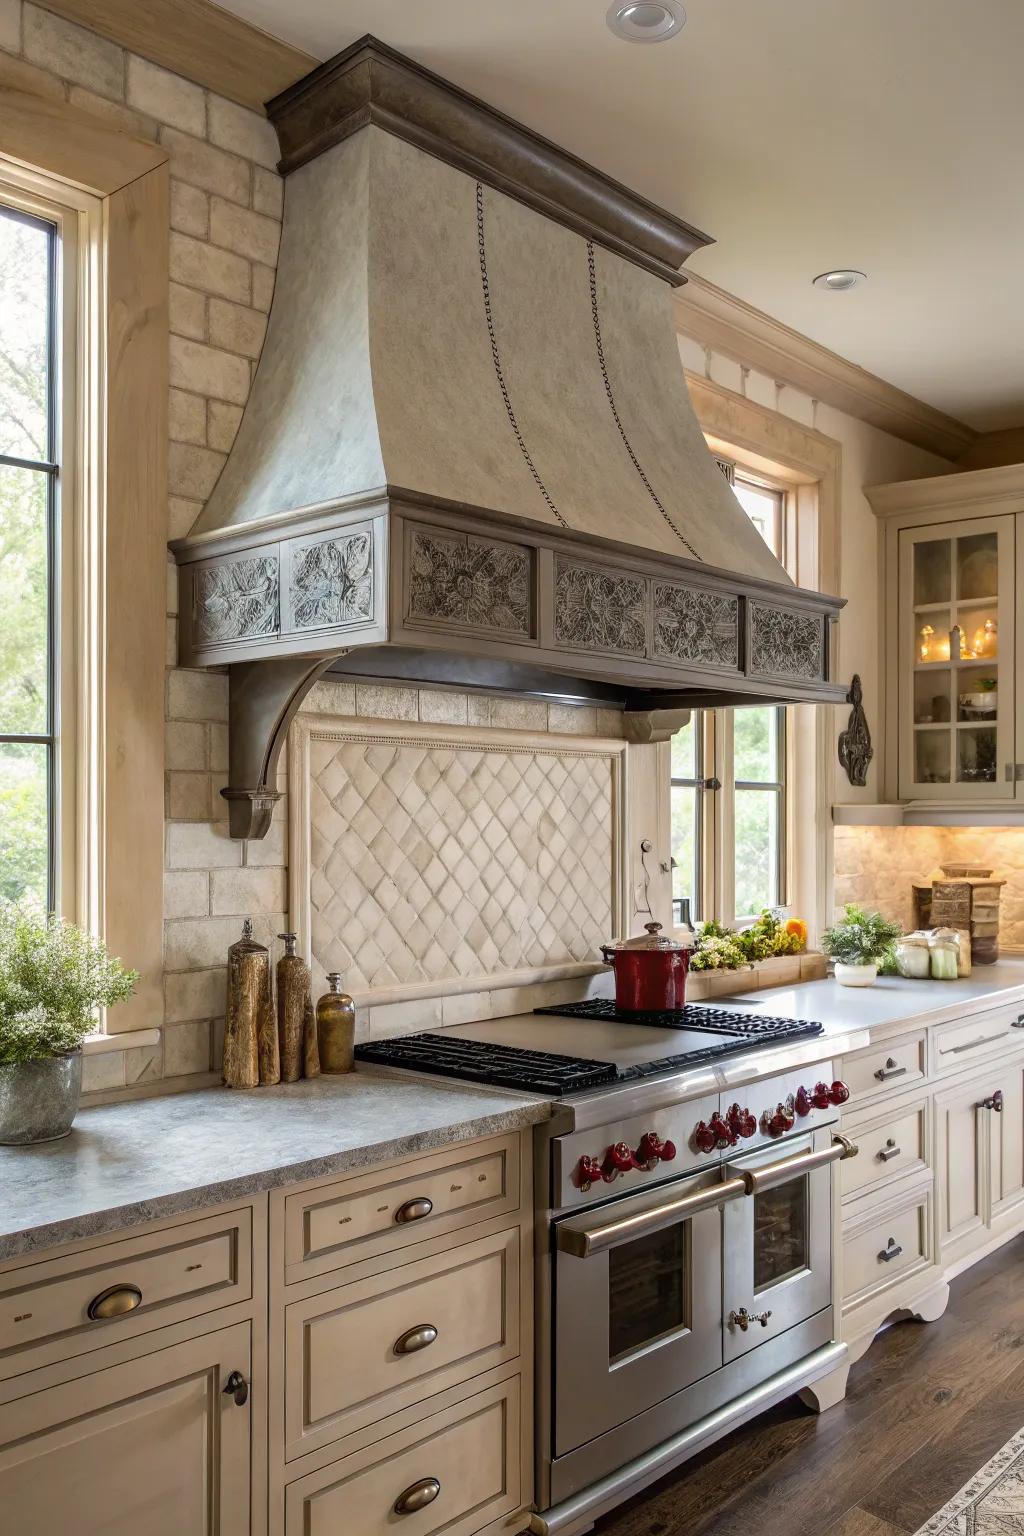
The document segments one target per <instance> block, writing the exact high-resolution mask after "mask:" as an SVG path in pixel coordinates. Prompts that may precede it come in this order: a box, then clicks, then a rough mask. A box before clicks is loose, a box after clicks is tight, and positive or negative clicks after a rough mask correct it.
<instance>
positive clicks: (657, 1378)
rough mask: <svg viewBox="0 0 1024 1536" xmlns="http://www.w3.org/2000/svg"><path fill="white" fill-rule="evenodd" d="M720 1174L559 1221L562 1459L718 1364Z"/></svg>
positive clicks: (739, 1186)
mask: <svg viewBox="0 0 1024 1536" xmlns="http://www.w3.org/2000/svg"><path fill="white" fill-rule="evenodd" d="M743 1194H744V1186H743V1181H742V1180H741V1179H733V1180H732V1181H730V1182H729V1183H726V1182H725V1181H724V1180H723V1176H722V1173H721V1170H720V1169H715V1170H714V1171H713V1172H711V1171H708V1172H705V1173H701V1174H697V1175H694V1176H693V1177H691V1178H689V1179H680V1180H676V1181H675V1182H674V1183H672V1184H669V1185H664V1184H663V1185H660V1186H659V1187H658V1188H657V1189H656V1190H645V1191H641V1192H640V1193H639V1194H637V1195H635V1196H633V1197H631V1198H628V1199H621V1200H615V1201H612V1202H610V1203H609V1204H606V1205H602V1206H600V1207H598V1208H596V1209H594V1208H591V1209H589V1210H587V1211H585V1212H580V1213H579V1214H576V1215H573V1216H568V1217H563V1218H562V1219H561V1220H560V1221H557V1222H556V1223H555V1224H554V1232H553V1238H552V1247H553V1250H554V1252H553V1263H554V1299H553V1322H554V1341H553V1351H554V1382H553V1388H554V1422H553V1430H554V1454H555V1455H556V1456H561V1455H565V1454H566V1453H567V1452H568V1451H571V1450H573V1449H574V1448H575V1447H576V1446H578V1445H582V1444H583V1443H584V1442H585V1441H587V1440H591V1439H593V1438H594V1437H595V1436H596V1435H600V1434H604V1433H605V1432H606V1431H607V1430H610V1429H614V1428H615V1426H616V1425H618V1424H622V1423H624V1422H625V1421H626V1420H627V1419H631V1418H632V1417H633V1416H634V1415H635V1414H638V1413H642V1412H643V1411H644V1410H645V1409H647V1408H650V1407H652V1406H653V1405H654V1404H656V1403H659V1402H661V1401H662V1399H663V1398H666V1397H670V1396H671V1395H672V1393H674V1392H678V1391H680V1390H681V1389H682V1388H683V1387H686V1386H689V1385H690V1384H691V1383H692V1382H694V1381H697V1380H698V1379H699V1378H700V1377H702V1376H706V1375H707V1374H708V1373H709V1372H710V1371H714V1370H717V1368H718V1367H719V1366H720V1365H721V1364H722V1203H723V1202H724V1201H726V1200H729V1199H741V1198H742V1197H743Z"/></svg>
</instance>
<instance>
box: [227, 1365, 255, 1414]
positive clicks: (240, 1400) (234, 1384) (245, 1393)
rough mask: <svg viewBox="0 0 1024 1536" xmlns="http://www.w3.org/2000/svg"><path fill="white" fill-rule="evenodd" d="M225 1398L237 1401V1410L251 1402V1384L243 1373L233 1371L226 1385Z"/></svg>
mask: <svg viewBox="0 0 1024 1536" xmlns="http://www.w3.org/2000/svg"><path fill="white" fill-rule="evenodd" d="M224 1396H225V1397H232V1398H234V1400H235V1407H236V1408H244V1407H245V1405H246V1403H247V1402H248V1401H249V1383H248V1382H247V1381H246V1379H245V1377H244V1376H243V1375H242V1373H241V1371H232V1372H231V1375H230V1376H229V1377H228V1379H227V1381H226V1382H225V1383H224Z"/></svg>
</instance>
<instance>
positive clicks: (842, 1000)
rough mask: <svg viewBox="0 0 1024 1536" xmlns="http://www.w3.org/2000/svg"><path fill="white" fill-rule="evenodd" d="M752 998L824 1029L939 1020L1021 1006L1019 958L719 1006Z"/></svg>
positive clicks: (815, 984) (811, 986)
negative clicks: (942, 976)
mask: <svg viewBox="0 0 1024 1536" xmlns="http://www.w3.org/2000/svg"><path fill="white" fill-rule="evenodd" d="M750 1000H754V1001H756V1002H757V1003H758V1005H759V1006H760V1007H763V1008H764V1009H765V1011H767V1012H769V1013H776V1014H779V1015H781V1016H782V1017H783V1018H788V1019H817V1020H818V1021H819V1023H821V1024H824V1025H825V1029H826V1032H827V1033H828V1034H829V1035H832V1034H839V1033H842V1032H844V1031H848V1030H852V1029H866V1030H870V1031H877V1032H879V1033H882V1032H885V1031H887V1030H889V1029H891V1028H893V1027H906V1026H908V1025H909V1026H913V1025H917V1024H941V1023H943V1022H944V1021H945V1020H946V1019H955V1018H963V1017H966V1016H968V1015H970V1014H972V1013H980V1012H983V1011H984V1010H985V1009H986V1008H998V1007H999V1006H1000V1005H1001V1004H1010V1005H1012V1004H1015V1003H1020V1004H1021V1007H1022V1009H1024V960H997V961H996V963H995V965H978V966H975V967H974V970H973V971H972V973H971V975H970V976H964V977H961V978H960V979H959V980H957V981H930V980H929V981H911V980H910V979H909V978H908V977H905V976H880V977H879V978H878V980H877V981H876V982H875V983H874V985H873V986H870V987H841V986H840V985H839V983H838V982H837V981H834V980H832V979H831V977H830V978H829V979H828V980H827V981H802V982H798V983H796V984H795V985H794V986H792V987H770V988H765V989H763V990H762V991H760V992H743V993H740V994H738V995H737V996H736V997H734V998H729V997H724V998H721V999H716V1000H715V1001H721V1003H722V1006H723V1007H731V1006H732V1005H734V1004H735V1005H737V1006H740V1007H742V1005H743V1003H744V1001H750Z"/></svg>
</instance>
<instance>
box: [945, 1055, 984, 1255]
mask: <svg viewBox="0 0 1024 1536" xmlns="http://www.w3.org/2000/svg"><path fill="white" fill-rule="evenodd" d="M993 1075H994V1074H993ZM986 1088H987V1080H986V1079H982V1078H978V1077H971V1078H969V1079H968V1080H967V1082H961V1083H957V1084H954V1085H953V1086H951V1087H950V1088H949V1089H947V1090H946V1091H944V1092H943V1093H939V1094H936V1096H935V1142H936V1147H935V1179H936V1193H937V1196H938V1225H939V1252H940V1255H941V1257H942V1259H943V1260H945V1261H946V1262H948V1261H949V1260H950V1259H953V1258H955V1257H957V1256H958V1255H959V1254H960V1253H965V1252H969V1251H970V1249H971V1248H974V1247H977V1246H980V1244H981V1243H982V1242H983V1241H984V1240H985V1238H986V1236H987V1233H986V1229H985V1222H986V1218H987V1214H988V1192H987V1188H986V1185H987V1175H988V1164H989V1155H988V1146H987V1138H988V1134H989V1127H988V1120H989V1116H988V1115H987V1113H986V1112H984V1111H982V1110H980V1109H979V1108H978V1105H979V1104H980V1103H981V1101H982V1100H983V1099H984V1098H985V1097H986Z"/></svg>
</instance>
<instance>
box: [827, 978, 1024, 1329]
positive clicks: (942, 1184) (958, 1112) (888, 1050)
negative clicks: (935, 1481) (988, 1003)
mask: <svg viewBox="0 0 1024 1536" xmlns="http://www.w3.org/2000/svg"><path fill="white" fill-rule="evenodd" d="M1019 1010H1020V1003H1019V1002H1018V1003H1015V1004H1013V1005H1012V1006H1011V1005H1007V1006H1004V1007H1001V1008H994V1009H982V1010H981V1011H979V1012H977V1013H974V1014H972V1015H970V1016H969V1017H967V1018H965V1019H959V1020H951V1021H947V1022H946V1023H943V1024H939V1025H935V1026H933V1027H932V1028H930V1029H928V1030H921V1029H918V1030H914V1031H908V1032H905V1033H903V1034H900V1033H898V1032H895V1033H889V1034H887V1036H886V1037H885V1038H884V1039H882V1040H878V1041H874V1042H872V1044H871V1045H870V1046H869V1047H867V1048H866V1049H865V1050H863V1051H858V1052H856V1053H855V1054H854V1055H852V1056H850V1057H847V1058H846V1059H845V1060H844V1061H843V1062H842V1063H841V1065H840V1067H839V1072H840V1076H841V1077H842V1078H843V1079H844V1081H846V1082H848V1083H850V1084H851V1085H854V1084H855V1085H857V1088H856V1091H855V1092H854V1093H853V1094H852V1095H851V1099H850V1104H849V1107H848V1109H847V1112H846V1113H845V1114H844V1117H843V1123H844V1130H845V1131H846V1132H847V1133H848V1134H849V1135H850V1136H851V1137H852V1138H853V1140H854V1141H856V1142H857V1143H858V1145H859V1147H860V1155H859V1156H858V1157H857V1158H855V1159H852V1160H851V1161H850V1162H849V1163H844V1164H843V1187H842V1203H841V1212H840V1219H839V1225H840V1253H841V1284H842V1294H843V1324H842V1327H843V1337H844V1339H845V1340H846V1342H847V1343H848V1344H849V1345H850V1349H851V1354H852V1356H853V1358H854V1359H856V1358H857V1356H858V1355H859V1354H860V1353H862V1352H863V1351H864V1350H865V1349H866V1348H867V1347H868V1345H869V1344H870V1342H871V1339H872V1338H873V1336H874V1334H875V1332H876V1331H877V1329H878V1328H879V1326H880V1325H881V1324H882V1323H883V1322H885V1321H886V1320H887V1319H889V1318H891V1317H893V1316H906V1315H908V1314H909V1315H913V1316H917V1317H922V1318H932V1317H936V1316H938V1315H939V1314H940V1313H941V1311H942V1310H943V1308H944V1306H945V1304H946V1300H947V1298H948V1293H949V1281H950V1279H951V1278H952V1277H953V1276H954V1275H956V1274H958V1273H959V1272H960V1271H961V1270H962V1269H965V1268H967V1267H968V1266H969V1265H971V1264H973V1263H975V1262H976V1261H977V1260H978V1259H979V1258H980V1257H982V1256H983V1255H984V1254H986V1253H988V1252H990V1251H991V1250H992V1249H993V1248H995V1247H997V1246H998V1245H999V1244H1000V1243H1002V1242H1005V1241H1006V1240H1007V1238H1009V1237H1012V1236H1013V1235H1015V1234H1016V1233H1017V1232H1019V1231H1021V1230H1024V1039H1022V1038H1021V1035H1020V1031H1019V1029H1018V1028H1017V1027H1016V1021H1017V1019H1018V1018H1019V1017H1020V1012H1019Z"/></svg>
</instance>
